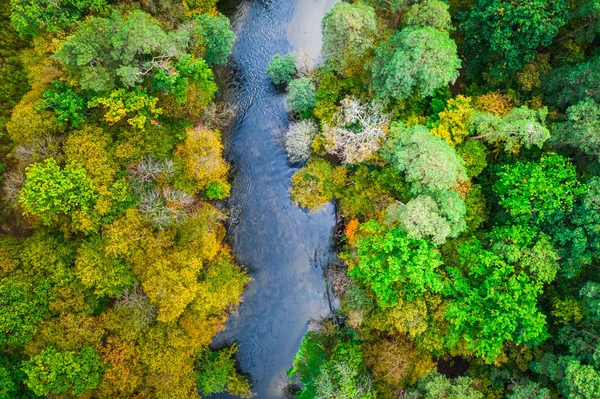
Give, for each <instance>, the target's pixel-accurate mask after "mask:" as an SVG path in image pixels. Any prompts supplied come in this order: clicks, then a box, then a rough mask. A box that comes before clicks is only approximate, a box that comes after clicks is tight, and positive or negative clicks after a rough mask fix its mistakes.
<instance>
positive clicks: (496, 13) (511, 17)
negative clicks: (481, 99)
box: [463, 0, 569, 77]
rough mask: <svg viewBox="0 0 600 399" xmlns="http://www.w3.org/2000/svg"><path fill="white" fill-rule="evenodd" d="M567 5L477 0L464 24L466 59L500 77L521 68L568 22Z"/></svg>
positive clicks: (544, 0) (558, 1)
mask: <svg viewBox="0 0 600 399" xmlns="http://www.w3.org/2000/svg"><path fill="white" fill-rule="evenodd" d="M568 6H569V2H568V1H566V0H554V1H547V0H530V1H509V0H478V1H477V3H476V4H475V5H474V6H473V7H472V8H471V9H470V11H469V13H468V15H467V18H466V20H465V22H464V25H463V29H464V32H465V37H466V41H465V49H466V50H467V54H468V56H469V59H470V60H471V62H472V63H476V64H480V63H481V62H484V63H486V64H487V65H490V67H491V70H492V72H493V73H494V74H495V75H497V76H500V77H506V76H507V74H508V72H510V71H516V70H519V69H521V68H522V67H523V65H525V64H526V63H528V62H530V61H531V60H532V59H533V57H534V56H535V55H536V53H537V51H538V50H539V49H540V48H543V47H547V46H549V45H550V44H551V43H552V39H554V37H555V36H556V35H557V34H558V31H559V29H560V28H561V27H562V26H563V25H564V24H565V23H567V21H568V15H569V11H568Z"/></svg>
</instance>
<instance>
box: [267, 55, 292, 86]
mask: <svg viewBox="0 0 600 399" xmlns="http://www.w3.org/2000/svg"><path fill="white" fill-rule="evenodd" d="M296 72H298V71H297V70H296V61H295V60H294V56H293V55H291V54H288V55H284V56H281V55H279V54H275V55H274V56H273V58H271V62H269V66H268V67H267V75H269V77H270V78H271V79H273V83H275V84H276V85H279V84H284V83H289V82H290V80H292V77H293V76H294V75H295V74H296Z"/></svg>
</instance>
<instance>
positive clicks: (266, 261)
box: [212, 0, 335, 399]
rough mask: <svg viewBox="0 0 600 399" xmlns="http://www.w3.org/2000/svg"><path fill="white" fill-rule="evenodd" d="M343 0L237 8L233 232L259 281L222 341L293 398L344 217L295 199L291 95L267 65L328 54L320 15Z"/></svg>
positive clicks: (262, 379)
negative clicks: (291, 374) (290, 376)
mask: <svg viewBox="0 0 600 399" xmlns="http://www.w3.org/2000/svg"><path fill="white" fill-rule="evenodd" d="M334 3H335V0H270V1H269V0H262V1H261V0H252V1H245V2H240V4H238V5H237V8H236V10H235V12H233V13H231V14H230V15H231V16H232V21H233V25H234V29H235V31H236V34H237V36H238V40H237V41H236V43H235V45H234V49H233V54H232V62H233V69H234V71H235V73H236V75H237V76H236V80H237V83H236V84H235V86H237V87H236V88H235V89H234V90H232V91H233V92H234V93H235V99H234V101H235V103H236V104H235V105H236V108H237V109H238V116H237V120H236V121H235V123H234V125H233V127H232V130H231V132H230V134H229V135H228V137H229V139H228V145H227V154H228V157H229V159H230V160H231V161H232V162H233V164H234V165H235V170H234V182H233V188H232V196H231V200H230V201H231V206H232V208H233V209H234V210H235V212H234V214H235V218H234V219H235V221H234V223H232V225H231V227H230V235H231V243H232V246H233V250H234V253H235V254H236V258H237V260H238V261H239V262H240V263H241V264H243V265H245V266H246V267H248V269H249V270H250V273H251V275H252V278H253V281H252V282H251V283H250V284H249V286H248V287H247V289H246V291H245V293H244V302H243V303H242V304H241V306H240V307H239V309H238V311H237V313H236V314H233V315H232V316H231V317H230V319H229V321H228V322H227V325H226V330H225V331H224V332H222V333H220V334H219V335H218V336H217V337H216V338H215V340H214V341H213V346H214V347H220V346H223V345H225V344H229V343H232V342H238V343H239V346H240V350H239V352H238V355H237V356H238V360H239V363H240V367H241V369H242V371H244V372H246V373H248V374H249V375H250V377H251V380H252V384H253V388H254V391H255V392H256V397H257V398H259V399H270V398H282V397H284V396H285V393H284V388H285V386H286V384H287V380H286V377H285V372H286V370H287V369H288V368H289V367H290V366H291V363H292V360H293V358H294V355H295V353H296V351H297V349H298V347H299V345H300V342H301V340H302V337H303V335H304V334H305V333H306V331H307V329H308V323H309V321H310V320H311V319H318V318H321V317H324V316H327V315H329V306H328V302H327V296H326V290H325V282H324V278H323V270H322V268H321V267H320V266H321V265H323V264H327V262H328V261H329V260H330V259H331V258H332V257H333V256H334V252H333V248H332V242H331V241H332V232H333V228H334V224H335V215H334V208H333V206H332V205H331V204H329V205H327V206H326V207H324V208H323V209H321V210H320V211H317V212H314V213H310V214H309V213H307V212H305V211H303V210H302V209H299V208H298V207H297V206H295V205H293V204H292V203H291V202H290V199H289V195H288V190H289V187H290V178H291V176H292V175H293V173H294V172H295V171H296V168H294V167H292V166H290V165H289V164H288V162H287V158H286V154H285V152H284V151H283V149H282V148H281V145H280V141H279V136H280V134H281V132H283V131H284V130H285V129H286V128H287V125H288V117H287V113H286V110H285V106H284V95H283V94H281V93H278V92H277V90H276V89H275V87H274V86H273V84H272V83H271V81H270V79H269V78H268V77H267V76H266V75H265V69H266V67H267V65H268V63H269V61H270V59H271V57H272V56H273V54H276V53H279V54H286V53H294V54H296V55H297V56H298V57H299V58H300V59H301V60H302V61H301V62H302V63H303V64H306V65H314V64H315V63H316V62H318V58H319V51H320V47H321V34H320V24H321V22H320V21H321V18H322V16H323V15H324V14H325V12H326V11H327V10H329V8H331V6H333V4H334ZM223 11H224V12H227V13H228V11H227V9H225V10H223ZM212 397H218V398H230V396H228V395H215V396H212Z"/></svg>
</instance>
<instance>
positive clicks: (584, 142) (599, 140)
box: [552, 99, 600, 159]
mask: <svg viewBox="0 0 600 399" xmlns="http://www.w3.org/2000/svg"><path fill="white" fill-rule="evenodd" d="M552 141H553V142H554V143H555V144H557V145H559V146H565V145H567V146H569V147H573V148H574V149H576V150H578V151H581V152H583V153H584V154H586V155H588V156H590V157H593V158H596V159H597V158H598V157H600V106H598V104H596V103H595V102H594V101H592V100H590V99H588V100H585V101H581V102H578V103H577V104H575V105H572V106H570V107H569V108H568V109H567V122H563V123H556V124H554V126H553V129H552Z"/></svg>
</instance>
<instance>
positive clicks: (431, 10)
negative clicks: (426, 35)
mask: <svg viewBox="0 0 600 399" xmlns="http://www.w3.org/2000/svg"><path fill="white" fill-rule="evenodd" d="M448 9H449V7H448V5H447V4H446V3H444V2H443V1H440V0H425V1H423V2H422V3H417V4H415V5H413V6H412V7H411V8H410V9H409V10H408V12H407V13H406V14H405V15H404V21H403V22H404V24H405V25H407V26H415V27H419V28H424V27H426V26H431V27H432V28H435V29H438V30H441V31H450V30H451V29H452V18H451V17H450V12H449V11H448Z"/></svg>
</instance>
